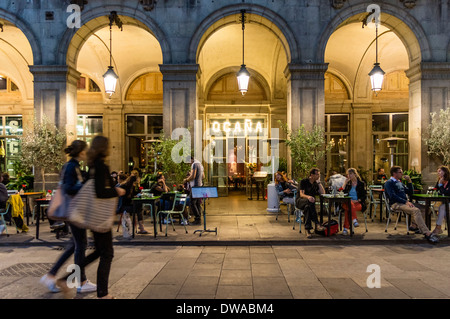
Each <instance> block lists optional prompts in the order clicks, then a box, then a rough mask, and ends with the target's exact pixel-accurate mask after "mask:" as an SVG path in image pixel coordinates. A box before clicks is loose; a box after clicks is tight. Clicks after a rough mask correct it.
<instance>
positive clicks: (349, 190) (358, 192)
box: [342, 168, 367, 235]
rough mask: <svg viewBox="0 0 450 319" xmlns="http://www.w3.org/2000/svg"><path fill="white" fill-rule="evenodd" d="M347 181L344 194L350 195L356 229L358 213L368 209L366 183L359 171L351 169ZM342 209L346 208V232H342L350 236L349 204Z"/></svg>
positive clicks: (343, 205) (345, 204) (348, 171)
mask: <svg viewBox="0 0 450 319" xmlns="http://www.w3.org/2000/svg"><path fill="white" fill-rule="evenodd" d="M347 176H348V177H347V180H346V181H345V183H344V186H343V187H344V193H345V194H348V196H350V197H351V198H352V199H351V210H352V222H353V226H354V227H358V226H359V224H358V219H357V215H356V212H357V211H361V212H364V211H365V210H366V208H367V205H366V198H367V194H366V187H365V185H364V182H363V181H362V180H361V177H360V176H359V174H358V171H357V170H356V169H355V168H349V169H348V170H347ZM342 208H344V211H345V215H344V230H343V231H342V234H343V235H348V228H349V227H350V223H349V220H348V209H349V207H347V203H344V204H342Z"/></svg>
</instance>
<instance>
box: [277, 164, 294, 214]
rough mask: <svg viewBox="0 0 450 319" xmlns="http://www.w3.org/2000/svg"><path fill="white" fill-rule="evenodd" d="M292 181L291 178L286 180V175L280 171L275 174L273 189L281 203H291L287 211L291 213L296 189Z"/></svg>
mask: <svg viewBox="0 0 450 319" xmlns="http://www.w3.org/2000/svg"><path fill="white" fill-rule="evenodd" d="M292 182H293V181H292V180H291V181H288V179H287V178H286V176H285V175H283V173H282V172H280V171H278V172H277V173H276V174H275V189H276V190H277V193H278V197H279V198H280V199H281V200H282V201H283V203H285V204H290V205H291V211H290V212H289V213H291V214H292V213H293V212H294V209H295V202H294V192H295V191H296V190H297V188H296V186H295V185H293V183H292Z"/></svg>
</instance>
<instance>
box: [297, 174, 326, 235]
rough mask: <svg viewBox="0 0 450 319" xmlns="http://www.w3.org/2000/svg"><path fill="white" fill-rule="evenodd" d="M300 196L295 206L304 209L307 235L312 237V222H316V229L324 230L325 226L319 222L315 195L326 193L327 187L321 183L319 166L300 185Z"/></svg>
mask: <svg viewBox="0 0 450 319" xmlns="http://www.w3.org/2000/svg"><path fill="white" fill-rule="evenodd" d="M298 194H299V195H298V197H297V200H296V201H297V202H296V203H295V206H296V207H297V208H298V209H301V210H303V212H304V215H305V229H306V237H307V238H311V237H312V233H311V229H312V224H311V222H314V223H315V226H316V230H317V231H322V230H323V229H324V228H323V226H321V225H320V224H319V220H318V218H317V212H316V198H315V196H320V194H325V189H324V188H323V185H322V184H321V183H320V170H319V169H318V168H313V169H312V170H311V171H310V172H309V177H308V178H305V179H303V180H302V181H301V182H300V185H299V187H298Z"/></svg>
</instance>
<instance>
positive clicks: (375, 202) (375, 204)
mask: <svg viewBox="0 0 450 319" xmlns="http://www.w3.org/2000/svg"><path fill="white" fill-rule="evenodd" d="M373 189H383V185H370V186H369V208H370V209H372V208H373V210H371V211H373V215H372V222H373V220H374V219H375V217H376V216H377V207H378V205H380V204H381V203H380V200H379V199H376V198H375V197H374V196H373ZM370 209H369V210H370ZM364 218H365V216H364Z"/></svg>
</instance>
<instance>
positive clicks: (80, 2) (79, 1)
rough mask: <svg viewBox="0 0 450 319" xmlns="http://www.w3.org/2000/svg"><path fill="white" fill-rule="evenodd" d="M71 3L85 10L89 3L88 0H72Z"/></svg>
mask: <svg viewBox="0 0 450 319" xmlns="http://www.w3.org/2000/svg"><path fill="white" fill-rule="evenodd" d="M70 4H76V5H78V6H79V7H80V9H81V11H83V9H84V6H85V5H86V4H88V2H87V0H70Z"/></svg>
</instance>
